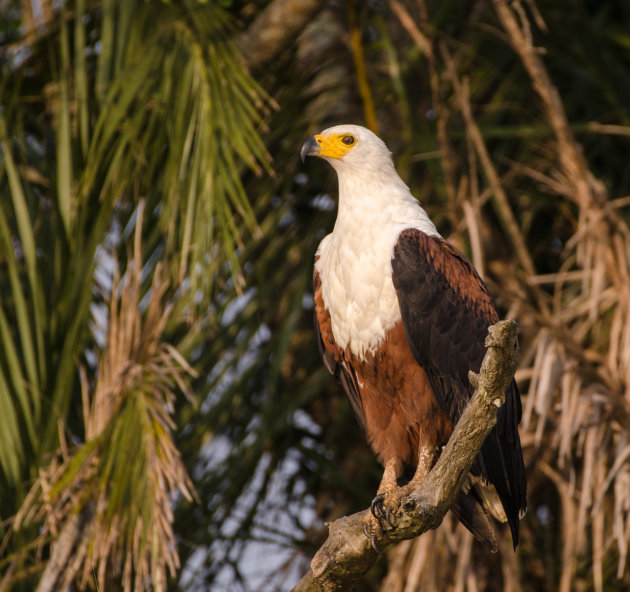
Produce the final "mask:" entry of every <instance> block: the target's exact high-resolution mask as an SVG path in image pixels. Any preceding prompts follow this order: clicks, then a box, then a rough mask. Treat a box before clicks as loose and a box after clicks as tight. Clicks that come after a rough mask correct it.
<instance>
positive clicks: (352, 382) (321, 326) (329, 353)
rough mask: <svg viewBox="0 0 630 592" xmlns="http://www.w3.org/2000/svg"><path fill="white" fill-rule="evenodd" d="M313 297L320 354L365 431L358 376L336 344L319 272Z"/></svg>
mask: <svg viewBox="0 0 630 592" xmlns="http://www.w3.org/2000/svg"><path fill="white" fill-rule="evenodd" d="M313 295H314V299H315V315H314V320H315V334H316V335H317V344H318V345H319V353H320V354H321V356H322V360H324V364H325V366H326V368H328V370H329V371H330V373H331V374H333V375H334V377H335V378H336V379H337V380H338V381H339V382H340V383H341V386H343V390H344V391H346V395H347V396H348V400H349V401H350V405H351V406H352V410H353V411H354V414H355V415H356V417H357V420H358V422H359V425H360V426H361V428H362V429H363V431H365V413H364V411H363V402H362V401H361V396H360V394H359V385H358V383H357V376H356V374H355V372H354V369H353V368H352V367H351V366H350V365H349V364H347V363H346V362H345V360H344V358H343V354H342V352H341V350H340V349H339V347H338V346H337V344H336V343H335V339H334V337H333V333H332V323H331V320H330V314H329V313H328V311H327V310H326V307H325V306H324V299H323V298H322V287H321V281H320V279H319V274H318V273H317V272H314V274H313Z"/></svg>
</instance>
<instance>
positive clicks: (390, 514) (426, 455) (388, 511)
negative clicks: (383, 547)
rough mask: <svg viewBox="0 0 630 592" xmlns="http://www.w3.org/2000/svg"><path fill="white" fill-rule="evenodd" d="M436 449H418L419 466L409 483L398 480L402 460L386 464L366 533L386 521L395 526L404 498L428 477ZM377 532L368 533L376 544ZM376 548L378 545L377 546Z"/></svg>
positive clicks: (423, 447) (367, 522)
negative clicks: (397, 513)
mask: <svg viewBox="0 0 630 592" xmlns="http://www.w3.org/2000/svg"><path fill="white" fill-rule="evenodd" d="M435 457H436V449H435V448H434V447H429V446H420V449H419V451H418V466H417V467H416V472H415V473H414V476H413V478H412V479H411V481H409V483H407V484H406V485H403V486H402V487H399V486H398V484H397V482H396V477H397V476H398V471H399V470H400V462H399V461H398V459H395V460H392V461H391V462H389V463H386V464H385V472H384V473H383V478H382V480H381V484H380V486H379V488H378V494H377V496H376V497H375V498H374V499H373V500H372V504H371V510H372V512H371V515H368V517H367V519H366V526H367V529H366V534H368V533H375V532H378V531H380V530H382V528H383V527H384V525H385V523H386V524H387V525H389V527H390V528H395V527H396V524H395V516H396V512H397V511H398V509H399V508H400V504H401V502H402V500H403V499H404V498H405V497H407V496H408V495H409V494H410V493H411V492H412V491H414V490H415V489H417V488H418V487H419V485H420V484H421V483H422V482H423V481H424V480H425V479H426V477H427V475H428V474H429V471H430V470H431V467H432V466H433V463H434V462H435ZM374 536H375V534H368V537H369V538H370V540H371V541H372V546H374ZM375 548H376V547H375Z"/></svg>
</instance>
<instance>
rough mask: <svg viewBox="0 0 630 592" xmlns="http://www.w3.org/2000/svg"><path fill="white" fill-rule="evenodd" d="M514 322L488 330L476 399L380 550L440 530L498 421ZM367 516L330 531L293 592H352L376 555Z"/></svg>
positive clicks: (513, 353)
mask: <svg viewBox="0 0 630 592" xmlns="http://www.w3.org/2000/svg"><path fill="white" fill-rule="evenodd" d="M516 326H517V325H516V322H515V321H512V320H506V321H500V322H498V323H497V324H496V325H493V326H492V327H490V328H489V329H488V337H487V338H486V344H485V345H486V347H487V348H488V351H487V352H486V355H485V357H484V360H483V363H482V365H481V370H480V372H479V374H474V373H472V372H471V373H470V381H471V384H472V385H473V386H474V387H475V392H474V395H473V397H472V399H471V401H470V403H469V404H468V406H467V407H466V409H465V410H464V413H463V414H462V416H461V418H460V420H459V422H458V423H457V425H456V426H455V429H454V431H453V434H452V436H451V438H450V440H449V441H448V443H447V445H446V446H445V447H444V450H443V451H442V454H441V455H440V458H439V459H438V461H437V463H436V464H435V466H434V467H433V469H431V472H430V473H429V475H428V476H427V478H426V479H425V481H424V482H423V483H422V484H421V485H420V487H418V489H416V490H415V491H414V492H413V493H411V494H410V495H409V496H408V497H406V498H405V499H404V500H403V501H402V504H401V507H400V510H399V511H398V514H397V516H396V522H397V524H396V528H395V529H393V530H388V531H385V532H384V533H383V536H382V538H380V539H379V541H378V543H379V546H380V547H381V548H383V547H385V546H387V545H389V544H391V543H395V542H399V541H402V540H406V539H411V538H414V537H417V536H419V535H421V534H422V533H424V532H427V531H428V530H430V529H431V528H434V527H436V526H437V525H438V524H439V523H440V522H441V520H442V518H443V517H444V515H445V514H446V512H447V511H448V509H449V508H450V506H451V504H452V503H453V501H454V500H455V497H456V495H457V494H458V492H459V490H460V489H461V486H462V483H463V481H464V479H465V477H466V475H467V474H468V472H469V471H470V467H471V465H472V463H473V461H474V459H475V457H476V456H477V454H478V453H479V450H480V449H481V446H482V444H483V442H484V440H485V439H486V436H487V435H488V434H489V433H490V430H492V428H493V427H494V425H495V424H496V421H497V410H498V408H499V407H500V406H501V405H502V404H503V402H504V400H505V390H506V389H507V387H508V385H509V383H510V381H511V380H512V377H513V376H514V371H515V370H516V359H517V355H518V345H517V340H516ZM368 512H369V510H364V511H363V512H358V513H357V514H353V515H352V516H344V517H343V518H340V519H339V520H336V521H335V522H333V523H332V524H331V525H330V526H329V531H330V532H329V535H328V538H327V539H326V541H325V542H324V544H323V545H322V546H321V548H320V549H319V550H318V551H317V553H316V554H315V556H314V557H313V560H312V561H311V569H310V570H309V572H308V573H307V574H306V575H305V576H304V577H303V578H302V579H301V580H300V581H299V582H298V583H297V585H296V586H295V587H294V588H293V592H315V591H317V592H323V591H325V592H333V591H342V590H348V589H350V588H351V587H352V585H353V583H354V582H355V581H356V580H357V579H358V578H359V577H360V576H361V575H362V574H364V573H365V572H366V571H367V570H368V569H369V568H370V567H371V566H372V565H373V564H374V562H375V561H376V559H377V557H378V555H377V553H376V552H375V551H374V550H373V549H372V546H371V544H370V541H369V540H368V538H367V537H366V536H365V534H364V533H363V521H364V519H365V516H366V515H367V513H368Z"/></svg>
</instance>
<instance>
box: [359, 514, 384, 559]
mask: <svg viewBox="0 0 630 592" xmlns="http://www.w3.org/2000/svg"><path fill="white" fill-rule="evenodd" d="M363 534H364V535H365V536H366V537H367V538H368V539H370V544H371V545H372V549H374V550H375V551H376V552H377V553H378V554H379V555H380V554H381V552H380V551H379V549H378V547H377V546H376V539H375V538H374V536H373V535H371V534H370V533H369V531H368V527H367V524H365V522H364V523H363Z"/></svg>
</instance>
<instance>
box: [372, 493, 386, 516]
mask: <svg viewBox="0 0 630 592" xmlns="http://www.w3.org/2000/svg"><path fill="white" fill-rule="evenodd" d="M384 499H385V494H384V493H381V494H379V495H377V496H376V497H375V498H374V499H373V500H372V503H371V504H370V510H371V512H372V516H374V518H376V519H377V520H381V519H384V518H385V514H383V500H384ZM377 512H378V514H377Z"/></svg>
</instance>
